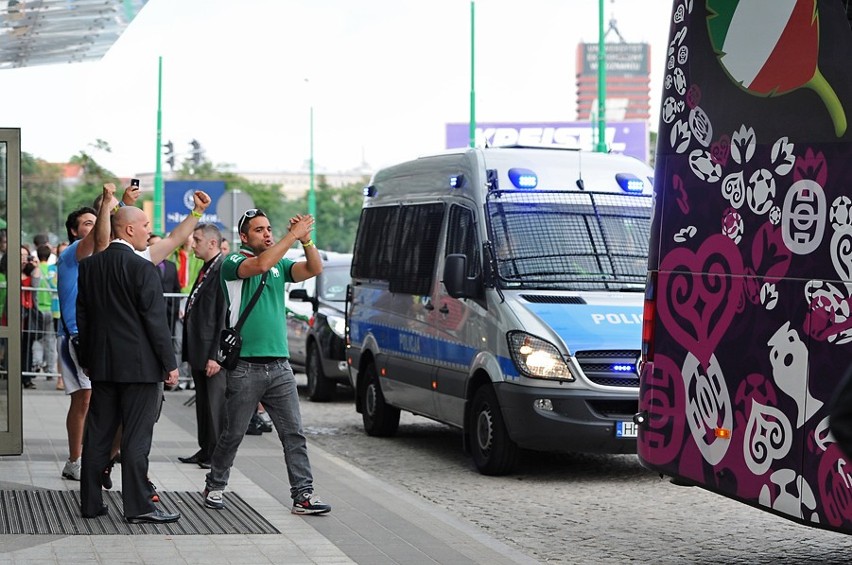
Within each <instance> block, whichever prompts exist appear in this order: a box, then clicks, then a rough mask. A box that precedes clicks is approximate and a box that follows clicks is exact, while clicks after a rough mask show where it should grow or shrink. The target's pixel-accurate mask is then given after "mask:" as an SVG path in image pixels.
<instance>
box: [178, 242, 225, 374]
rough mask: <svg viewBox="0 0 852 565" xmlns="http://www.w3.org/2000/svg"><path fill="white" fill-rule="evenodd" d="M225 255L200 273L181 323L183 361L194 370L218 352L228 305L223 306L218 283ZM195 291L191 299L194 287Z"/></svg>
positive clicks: (223, 301) (223, 299) (202, 366)
mask: <svg viewBox="0 0 852 565" xmlns="http://www.w3.org/2000/svg"><path fill="white" fill-rule="evenodd" d="M223 260H224V255H222V254H219V256H218V257H216V258H215V259H213V260H212V261H213V262H212V263H211V264H210V266H209V267H207V270H206V271H205V270H204V268H203V267H202V270H201V271H200V272H199V274H198V276H199V278H200V277H201V276H202V273H203V274H204V278H203V279H202V282H201V285H200V286H199V285H198V279H196V281H195V284H193V287H192V290H191V291H190V293H189V296H190V300H191V301H192V303H191V304H190V303H189V302H187V305H188V306H189V307H188V308H187V311H186V313H185V314H184V319H183V359H184V361H187V362H188V363H189V365H190V367H192V368H193V369H203V368H204V367H205V366H206V365H207V360H208V359H216V355H217V353H218V351H219V334H220V333H222V329H223V328H224V327H225V319H226V316H227V312H228V305H227V303H226V302H225V291H224V290H222V283H221V282H220V281H219V271H220V269H221V268H222V261H223ZM196 286H198V291H197V292H196V294H195V297H194V299H193V298H192V296H193V292H194V291H195V287H196Z"/></svg>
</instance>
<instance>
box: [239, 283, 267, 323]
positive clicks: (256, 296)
mask: <svg viewBox="0 0 852 565" xmlns="http://www.w3.org/2000/svg"><path fill="white" fill-rule="evenodd" d="M267 275H269V271H266V272H265V273H263V275H262V276H261V277H260V284H259V285H257V290H255V291H254V294H253V295H252V297H251V300H250V301H249V303H248V304H247V305H246V307H245V309H244V310H243V312H242V314H240V318H239V319H238V320H237V325H236V326H234V331H236V332H237V333H240V328H242V327H243V323H244V322H245V321H246V318H247V317H248V315H249V312H251V309H252V308H254V305H255V304H257V301H258V299H259V298H260V293H261V292H262V291H263V287H264V286H266V277H267ZM247 280H248V279H244V280H243V284H246V281H247Z"/></svg>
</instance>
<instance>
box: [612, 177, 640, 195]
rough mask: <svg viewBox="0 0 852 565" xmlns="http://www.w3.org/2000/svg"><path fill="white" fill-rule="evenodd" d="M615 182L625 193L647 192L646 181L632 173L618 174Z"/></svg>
mask: <svg viewBox="0 0 852 565" xmlns="http://www.w3.org/2000/svg"><path fill="white" fill-rule="evenodd" d="M615 182H617V183H618V186H620V187H621V190H623V191H624V192H631V193H635V192H642V191H643V190H645V181H643V180H642V179H640V178H639V177H637V176H636V175H634V174H631V173H617V174H616V175H615Z"/></svg>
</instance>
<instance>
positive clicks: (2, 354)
mask: <svg viewBox="0 0 852 565" xmlns="http://www.w3.org/2000/svg"><path fill="white" fill-rule="evenodd" d="M21 290H22V291H23V292H29V291H31V292H33V293H41V292H44V293H50V294H51V299H52V298H53V296H54V295H55V294H56V290H55V289H45V288H34V287H22V288H21ZM163 297H164V298H165V299H166V315H167V317H168V320H169V329H170V330H171V333H172V345H173V346H174V350H175V356H176V357H177V360H178V364H179V367H180V378H179V381H178V386H180V387H181V388H186V387H187V386H188V383H191V382H192V376H191V374H190V372H189V368H188V367H187V365H186V363H183V362H182V359H181V348H182V345H183V322H182V318H183V307H184V305H185V303H186V298H187V295H185V294H179V293H165V294H163ZM36 302H38V299H36ZM59 324H60V322H59V318H58V317H57V318H54V317H53V314H52V313H51V312H49V311H48V312H42V311H40V310H29V311H27V310H26V309H24V308H22V309H21V367H22V368H23V371H22V373H23V375H24V376H28V377H50V378H57V377H59V366H58V361H59V356H58V345H59V341H58V339H57V330H58V328H59ZM6 352H7V343H6V340H0V375H2V376H3V377H5V376H6V375H7V374H8V369H7V364H6V359H7V355H6Z"/></svg>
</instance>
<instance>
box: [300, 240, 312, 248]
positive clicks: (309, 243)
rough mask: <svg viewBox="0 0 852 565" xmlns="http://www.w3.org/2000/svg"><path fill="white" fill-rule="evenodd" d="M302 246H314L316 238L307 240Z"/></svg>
mask: <svg viewBox="0 0 852 565" xmlns="http://www.w3.org/2000/svg"><path fill="white" fill-rule="evenodd" d="M302 247H314V240H313V239H309V240H308V241H306V242H304V243H303V244H302Z"/></svg>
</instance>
